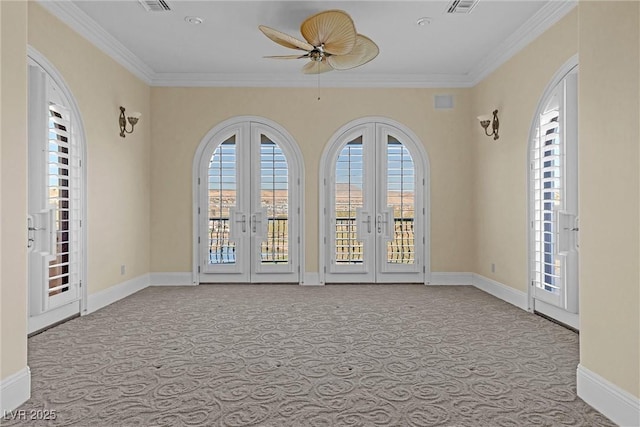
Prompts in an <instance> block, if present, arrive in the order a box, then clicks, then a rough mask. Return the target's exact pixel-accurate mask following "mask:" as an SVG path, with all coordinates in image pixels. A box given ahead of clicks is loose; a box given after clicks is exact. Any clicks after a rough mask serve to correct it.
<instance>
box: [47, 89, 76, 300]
mask: <svg viewBox="0 0 640 427" xmlns="http://www.w3.org/2000/svg"><path fill="white" fill-rule="evenodd" d="M71 126H72V124H71V112H70V111H69V109H68V108H66V107H64V106H62V105H60V104H57V103H55V102H52V101H50V102H49V135H48V144H47V150H48V156H47V162H48V165H47V166H48V170H47V172H48V174H47V189H48V191H47V194H48V198H49V200H48V202H49V206H51V207H52V208H53V209H54V224H55V251H54V253H53V254H52V255H53V257H54V259H53V260H51V261H50V262H49V286H48V294H49V296H53V295H58V294H61V293H63V292H74V291H76V292H75V294H77V287H78V282H79V280H80V279H79V276H80V275H79V271H78V260H79V246H80V236H79V234H80V233H79V229H80V200H79V196H80V171H79V168H80V158H79V156H78V151H79V150H78V149H77V147H76V146H75V144H74V139H73V138H72V133H71ZM75 296H77V295H75ZM65 299H66V298H65Z"/></svg>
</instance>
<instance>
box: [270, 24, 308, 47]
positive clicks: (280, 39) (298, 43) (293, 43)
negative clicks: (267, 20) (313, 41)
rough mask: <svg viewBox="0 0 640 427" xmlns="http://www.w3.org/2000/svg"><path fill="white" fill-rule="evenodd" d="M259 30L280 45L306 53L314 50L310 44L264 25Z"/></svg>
mask: <svg viewBox="0 0 640 427" xmlns="http://www.w3.org/2000/svg"><path fill="white" fill-rule="evenodd" d="M258 28H259V29H260V31H262V32H263V33H264V35H265V36H267V37H269V38H270V39H271V40H273V41H274V42H276V43H278V44H279V45H282V46H284V47H288V48H291V49H300V50H306V51H310V50H313V46H311V45H310V44H309V43H307V42H303V41H302V40H298V39H297V38H295V37H291V36H290V35H288V34H285V33H283V32H281V31H278V30H274V29H273V28H269V27H266V26H264V25H260V26H258Z"/></svg>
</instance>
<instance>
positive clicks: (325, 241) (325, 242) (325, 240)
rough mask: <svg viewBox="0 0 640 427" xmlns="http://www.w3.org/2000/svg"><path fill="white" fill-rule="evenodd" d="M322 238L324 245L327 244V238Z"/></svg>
mask: <svg viewBox="0 0 640 427" xmlns="http://www.w3.org/2000/svg"><path fill="white" fill-rule="evenodd" d="M323 239H324V244H325V245H326V244H327V238H326V237H324V238H323Z"/></svg>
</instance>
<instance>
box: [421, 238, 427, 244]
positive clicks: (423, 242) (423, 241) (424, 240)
mask: <svg viewBox="0 0 640 427" xmlns="http://www.w3.org/2000/svg"><path fill="white" fill-rule="evenodd" d="M425 243H427V241H426V239H425V237H424V236H422V244H423V245H424V244H425Z"/></svg>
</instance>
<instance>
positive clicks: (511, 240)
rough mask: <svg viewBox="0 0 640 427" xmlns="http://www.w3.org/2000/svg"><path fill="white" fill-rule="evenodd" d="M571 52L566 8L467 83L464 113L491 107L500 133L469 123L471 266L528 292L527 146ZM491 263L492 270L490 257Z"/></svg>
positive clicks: (572, 33)
mask: <svg viewBox="0 0 640 427" xmlns="http://www.w3.org/2000/svg"><path fill="white" fill-rule="evenodd" d="M577 52H578V13H577V10H575V9H574V10H573V11H572V12H570V13H569V14H568V15H567V16H565V17H564V18H563V19H562V20H561V21H559V22H558V23H557V24H555V25H554V26H553V27H552V28H551V29H549V30H548V31H546V32H545V33H544V34H542V35H541V36H540V37H538V38H537V39H536V40H534V41H533V42H532V43H531V44H529V45H528V46H527V47H526V48H524V49H523V50H522V51H521V52H519V53H518V54H516V55H515V56H514V57H513V58H511V59H510V60H509V61H507V62H506V63H505V64H504V65H502V66H501V67H500V68H498V69H497V70H496V71H495V72H493V73H492V74H491V75H490V76H489V77H487V78H486V79H484V80H483V81H482V82H481V83H479V84H478V85H476V86H475V87H474V88H473V89H472V99H473V100H472V109H471V115H472V116H473V117H476V116H478V115H480V114H489V113H490V112H491V111H493V110H494V109H496V108H497V109H498V110H499V113H498V116H499V119H500V139H499V140H498V141H497V142H494V141H493V138H489V137H487V136H485V135H484V131H483V130H482V128H481V127H480V126H479V124H478V123H477V121H476V123H474V125H473V132H472V133H473V144H472V147H473V150H474V151H473V158H474V174H473V181H472V182H473V184H472V185H473V188H472V191H471V193H472V194H473V197H474V213H475V215H474V220H473V227H472V229H473V233H474V235H473V242H474V251H473V252H474V254H475V259H474V262H473V264H472V266H471V267H470V269H471V270H472V271H474V272H475V273H479V274H481V275H483V276H485V277H488V278H491V279H493V280H496V281H498V282H500V283H503V284H505V285H507V286H511V287H513V288H515V289H518V290H520V291H523V292H527V281H528V261H527V260H528V248H527V235H528V232H529V230H528V227H527V197H528V196H527V191H528V190H527V189H528V187H527V162H528V160H527V155H528V153H527V151H528V147H529V145H528V144H529V132H530V128H531V123H532V120H533V116H534V114H535V111H536V108H537V106H538V102H539V101H540V97H541V96H542V93H543V92H544V90H545V88H546V86H547V85H548V84H549V82H550V80H551V79H552V77H553V75H554V74H555V73H556V71H557V70H558V69H559V68H560V67H561V66H562V65H563V64H564V63H565V62H566V61H567V60H568V59H569V58H570V57H571V56H573V55H575V54H576V53H577ZM492 263H493V264H495V273H492V272H491V264H492Z"/></svg>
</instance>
